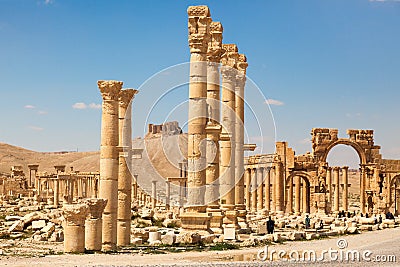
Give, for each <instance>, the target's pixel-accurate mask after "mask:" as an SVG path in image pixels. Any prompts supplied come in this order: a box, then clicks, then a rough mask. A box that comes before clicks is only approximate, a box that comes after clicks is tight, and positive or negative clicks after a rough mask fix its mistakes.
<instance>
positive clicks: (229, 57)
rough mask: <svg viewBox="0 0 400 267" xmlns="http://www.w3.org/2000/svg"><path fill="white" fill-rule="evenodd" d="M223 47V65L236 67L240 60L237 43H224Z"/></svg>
mask: <svg viewBox="0 0 400 267" xmlns="http://www.w3.org/2000/svg"><path fill="white" fill-rule="evenodd" d="M222 49H223V50H224V54H223V55H222V57H221V63H222V65H223V66H228V67H231V68H236V67H237V66H236V63H237V62H238V61H239V53H238V48H237V46H236V44H223V45H222Z"/></svg>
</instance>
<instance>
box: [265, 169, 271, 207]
mask: <svg viewBox="0 0 400 267" xmlns="http://www.w3.org/2000/svg"><path fill="white" fill-rule="evenodd" d="M265 172H266V173H265V209H266V210H267V211H268V212H269V211H271V168H266V169H265Z"/></svg>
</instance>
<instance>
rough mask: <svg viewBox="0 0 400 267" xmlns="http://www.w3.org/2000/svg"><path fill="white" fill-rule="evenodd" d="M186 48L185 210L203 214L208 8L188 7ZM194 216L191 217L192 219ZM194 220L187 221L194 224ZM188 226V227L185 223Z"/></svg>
mask: <svg viewBox="0 0 400 267" xmlns="http://www.w3.org/2000/svg"><path fill="white" fill-rule="evenodd" d="M188 15H189V24H188V25H189V46H190V83H189V119H188V197H187V202H188V203H187V210H188V211H189V212H195V213H199V212H200V213H203V212H205V210H206V207H205V202H204V196H205V184H206V147H205V144H203V143H202V142H204V140H205V139H206V133H205V127H206V111H207V102H206V98H207V49H208V40H209V26H210V23H211V18H210V11H209V9H208V7H207V6H190V7H189V8H188ZM193 216H196V215H195V214H192V217H193ZM193 219H194V218H188V220H192V221H193ZM188 223H190V222H189V221H188Z"/></svg>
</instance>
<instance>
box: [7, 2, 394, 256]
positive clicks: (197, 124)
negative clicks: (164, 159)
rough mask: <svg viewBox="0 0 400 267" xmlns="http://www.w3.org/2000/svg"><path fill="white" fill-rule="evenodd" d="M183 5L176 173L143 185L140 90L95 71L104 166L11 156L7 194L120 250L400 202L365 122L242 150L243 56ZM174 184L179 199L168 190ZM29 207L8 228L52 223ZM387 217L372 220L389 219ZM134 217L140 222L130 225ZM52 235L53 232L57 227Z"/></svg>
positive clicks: (71, 239)
mask: <svg viewBox="0 0 400 267" xmlns="http://www.w3.org/2000/svg"><path fill="white" fill-rule="evenodd" d="M187 12H188V28H189V39H188V41H189V48H190V85H189V93H188V96H189V114H188V133H187V140H188V141H187V155H185V156H186V158H185V160H184V161H182V162H181V163H180V164H179V169H180V175H179V176H178V177H163V178H164V181H163V182H162V183H163V184H160V182H159V181H156V180H152V181H150V182H151V193H148V192H147V191H146V190H145V189H144V188H141V185H140V184H139V183H138V182H137V181H138V177H137V175H136V174H134V173H132V172H131V171H130V166H132V164H134V162H133V161H134V160H135V159H137V158H140V157H141V153H142V150H140V149H135V148H133V147H132V118H131V113H132V103H133V102H132V100H133V99H134V97H135V95H136V94H137V93H138V91H137V90H135V89H123V88H122V87H123V82H121V81H113V80H108V81H104V80H100V81H98V88H99V90H100V93H101V96H102V99H103V103H102V122H101V145H100V171H99V172H78V171H74V170H73V169H71V170H66V168H65V165H57V166H54V168H55V171H54V173H50V174H47V173H39V171H38V170H39V167H40V166H39V165H38V164H30V165H28V167H29V176H27V177H26V176H25V174H24V172H23V169H22V167H21V166H13V167H12V169H11V174H10V175H9V176H4V177H1V178H0V184H1V186H0V193H1V195H2V200H3V202H4V203H5V202H6V201H7V200H10V199H12V197H14V196H21V197H26V198H30V199H31V200H30V201H31V202H29V203H31V207H33V208H32V210H29V211H31V212H34V211H35V212H36V211H37V210H39V209H41V208H46V209H51V210H54V212H53V213H54V217H56V216H57V215H55V214H56V213H57V212H58V213H57V214H58V215H59V218H60V220H59V221H57V225H61V224H62V227H63V240H64V251H65V252H78V253H83V252H85V251H100V250H102V251H116V250H117V249H118V248H119V247H123V246H128V245H130V244H141V243H142V242H146V241H148V243H149V244H151V245H159V244H169V245H172V244H175V243H196V242H199V240H200V241H203V242H209V243H212V242H222V241H224V240H236V239H240V234H242V235H243V236H245V235H246V234H247V237H248V239H246V240H245V242H243V245H252V244H253V243H254V242H255V241H254V238H253V239H252V236H251V233H254V232H256V233H258V234H263V233H264V234H265V229H264V228H265V225H264V222H265V219H266V218H267V217H268V216H273V217H274V218H275V219H276V223H277V229H278V234H277V235H274V236H269V238H270V239H272V240H274V241H279V240H282V239H285V240H297V239H301V238H307V239H312V238H315V236H313V235H311V234H310V233H308V232H307V231H306V230H305V231H304V232H301V234H296V232H295V231H299V230H301V229H303V230H304V226H302V225H303V221H304V216H305V214H310V217H311V218H312V225H313V226H311V227H316V226H315V225H316V223H317V221H318V220H324V223H325V224H326V225H327V226H328V228H329V229H327V230H329V231H331V232H335V233H341V232H345V231H347V232H357V231H358V230H360V229H361V230H365V229H370V228H371V229H372V228H373V225H374V223H373V222H372V221H371V220H367V218H363V217H362V216H361V214H364V215H365V214H367V213H368V214H369V215H370V216H372V215H375V216H376V215H379V214H382V215H383V216H385V214H387V213H388V212H389V211H391V212H393V213H394V214H395V215H398V214H399V213H400V160H389V159H383V158H382V156H381V154H380V151H379V150H380V147H379V146H377V145H376V144H375V143H374V139H373V134H374V132H373V131H372V130H348V131H347V135H348V138H340V137H339V136H338V130H336V129H325V128H315V129H312V131H311V146H312V152H311V153H307V154H304V155H295V151H294V150H293V149H292V148H290V147H289V146H288V143H287V142H277V143H276V149H275V151H274V152H273V153H271V154H262V155H252V156H249V157H244V151H254V149H255V146H256V144H245V143H244V126H245V121H244V103H245V99H244V95H245V94H244V90H245V83H246V70H247V66H248V63H247V59H246V56H245V55H244V54H240V53H239V49H238V47H237V46H236V45H235V44H224V43H223V42H222V41H223V38H222V34H223V27H222V24H221V23H220V22H215V21H212V19H211V14H210V10H209V9H208V7H207V6H191V7H189V8H188V10H187ZM220 78H221V79H220ZM220 80H221V84H220ZM148 134H151V135H157V134H161V135H176V134H182V130H181V128H180V127H179V125H178V123H177V122H170V123H164V124H162V125H155V124H150V125H149V126H148ZM337 145H347V146H350V147H352V148H354V149H355V150H356V152H357V154H358V155H359V158H360V169H359V172H356V175H359V183H360V186H359V190H358V198H357V197H354V198H350V193H349V188H350V187H351V186H353V185H352V184H351V183H350V181H349V173H350V170H349V168H348V167H347V166H329V165H328V163H327V156H328V154H329V152H330V150H331V149H332V148H333V147H335V146H337ZM172 186H175V187H177V188H178V192H174V191H173V190H172V189H171V187H172ZM160 191H163V197H162V198H161V197H160V196H159V195H158V194H159V192H160ZM176 194H177V196H176V197H177V199H178V201H177V202H172V201H171V199H172V198H173V197H175V195H176ZM7 205H8V204H7ZM36 207H38V208H36ZM21 208H22V207H21ZM342 212H345V213H346V214H348V213H350V212H351V213H352V214H354V215H352V217H351V218H353V219H351V220H350V219H349V221H345V220H338V218H337V217H338V216H339V217H340V216H342V215H341V214H342ZM29 216H30V217H29ZM29 216H28V217H21V218H18V219H16V220H15V221H16V222H15V223H13V224H12V225H11V228H10V229H8V232H9V233H14V232H15V231H17V230H18V229H19V230H18V231H23V230H24V229H26V228H27V225H29V224H32V221H39V220H45V222H44V226H43V228H44V227H48V228H49V229H50V228H51V229H52V231H51V232H52V233H51V234H49V237H50V236H51V235H52V234H53V233H58V235H60V232H57V231H56V226H55V225H56V224H55V223H53V222H51V221H50V219H49V218H47V221H46V219H43V218H44V215H38V214H36V215H35V216H36V217H34V218H36V219H34V220H32V218H31V217H32V216H34V215H29ZM135 216H136V218H138V217H140V219H141V220H140V221H139V220H136V219H135ZM346 216H347V215H346ZM386 217H388V216H386ZM349 218H350V216H349ZM156 219H157V220H158V219H159V220H162V224H164V225H162V226H160V225H158V227H167V228H168V226H171V225H173V227H175V228H179V229H180V230H179V231H181V232H180V234H179V235H177V236H176V235H175V233H171V232H169V233H167V234H164V235H162V236H161V233H160V232H159V231H158V228H157V227H154V226H155V221H156ZM389 219H390V218H387V219H386V220H384V221H383V222H382V223H381V224H380V226H379V227H381V228H384V227H391V226H393V227H394V225H395V223H394V221H393V222H392V221H391V220H389ZM135 220H136V221H135ZM50 222H51V223H52V224H54V225H52V224H49V223H50ZM139 223H140V224H143V225H144V227H137V226H138V224H139ZM299 225H300V226H299ZM352 227H353V228H352ZM357 227H359V228H357ZM374 227H375V226H374ZM57 229H60V227H58V228H57ZM49 231H50V230H49ZM279 231H280V232H279ZM331 232H330V233H331ZM46 233H47V232H46ZM40 236H41V237H42V236H43V234H40ZM57 238H58V236H57V234H56V235H55V237H53V239H57ZM38 239H39V238H38ZM57 240H58V241H60V238H58V239H57ZM242 241H243V238H242Z"/></svg>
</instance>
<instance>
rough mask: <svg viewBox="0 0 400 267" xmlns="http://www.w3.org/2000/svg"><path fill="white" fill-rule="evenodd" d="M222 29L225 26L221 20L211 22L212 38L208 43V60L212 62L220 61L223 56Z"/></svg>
mask: <svg viewBox="0 0 400 267" xmlns="http://www.w3.org/2000/svg"><path fill="white" fill-rule="evenodd" d="M222 31H223V27H222V24H221V23H220V22H215V21H213V22H211V24H210V35H211V38H210V40H209V43H208V50H207V60H208V61H210V62H218V63H219V62H220V61H221V56H222V55H223V54H224V52H225V51H224V49H223V48H222Z"/></svg>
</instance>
